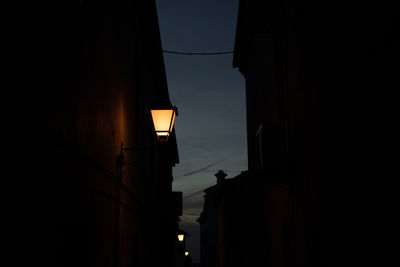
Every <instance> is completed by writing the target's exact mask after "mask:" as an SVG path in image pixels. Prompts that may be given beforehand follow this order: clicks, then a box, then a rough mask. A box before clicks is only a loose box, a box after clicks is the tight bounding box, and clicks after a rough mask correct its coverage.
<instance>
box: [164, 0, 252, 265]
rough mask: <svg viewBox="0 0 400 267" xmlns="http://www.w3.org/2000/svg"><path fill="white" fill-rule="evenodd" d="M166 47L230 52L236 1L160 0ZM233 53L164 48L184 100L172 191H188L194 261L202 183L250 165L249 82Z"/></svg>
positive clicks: (179, 101) (186, 225) (170, 77)
mask: <svg viewBox="0 0 400 267" xmlns="http://www.w3.org/2000/svg"><path fill="white" fill-rule="evenodd" d="M156 4H157V12H158V19H159V24H160V32H161V42H162V46H163V49H164V50H174V51H183V52H220V51H232V50H233V47H234V40H235V30H236V19H237V8H238V0H218V1H217V0H156ZM232 56H233V55H232V54H226V55H212V56H196V55H192V56H186V55H174V54H166V53H164V61H165V68H166V72H167V81H168V88H169V93H170V98H171V102H172V104H173V105H176V106H177V107H178V115H179V116H178V117H177V118H176V121H175V131H176V136H177V141H178V149H179V157H180V163H179V164H178V165H176V167H175V168H174V182H173V190H174V191H182V192H183V209H184V211H183V212H184V216H182V217H181V219H182V221H181V223H180V228H181V229H183V230H185V231H187V232H189V234H190V238H189V239H188V243H187V245H188V248H189V249H190V251H191V253H192V257H193V262H199V261H200V253H199V244H200V237H199V224H198V223H197V222H196V221H195V220H196V219H197V218H198V216H199V214H200V212H201V211H202V209H203V195H204V193H203V190H204V189H205V188H207V187H209V186H212V185H214V184H215V183H216V178H215V176H214V174H215V173H216V172H217V171H218V170H224V171H225V172H226V173H227V174H228V177H227V178H232V177H234V176H236V175H237V174H239V173H240V172H241V171H244V170H247V147H246V121H245V116H246V110H245V83H244V79H243V77H242V75H241V74H240V73H239V71H238V70H237V69H233V68H232Z"/></svg>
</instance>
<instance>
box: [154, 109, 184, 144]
mask: <svg viewBox="0 0 400 267" xmlns="http://www.w3.org/2000/svg"><path fill="white" fill-rule="evenodd" d="M177 115H178V109H177V108H176V107H173V108H168V109H152V110H151V117H152V118H153V124H154V129H155V131H156V134H157V139H158V141H161V142H166V141H168V137H169V135H170V134H171V132H172V128H173V127H174V122H175V117H176V116H177Z"/></svg>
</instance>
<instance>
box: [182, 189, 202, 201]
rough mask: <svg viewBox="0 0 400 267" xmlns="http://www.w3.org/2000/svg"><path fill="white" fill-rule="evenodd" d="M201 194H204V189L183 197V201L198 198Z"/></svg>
mask: <svg viewBox="0 0 400 267" xmlns="http://www.w3.org/2000/svg"><path fill="white" fill-rule="evenodd" d="M199 194H204V189H201V190H198V191H195V192H193V193H191V194H189V195H186V196H183V199H184V200H185V199H188V198H192V197H194V196H197V195H199Z"/></svg>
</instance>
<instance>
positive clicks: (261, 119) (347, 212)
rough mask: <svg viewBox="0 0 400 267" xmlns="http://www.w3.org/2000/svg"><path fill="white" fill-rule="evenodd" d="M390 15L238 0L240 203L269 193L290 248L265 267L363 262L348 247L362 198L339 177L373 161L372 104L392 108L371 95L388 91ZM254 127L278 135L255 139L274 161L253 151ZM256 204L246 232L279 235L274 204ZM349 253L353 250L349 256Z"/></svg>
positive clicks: (365, 8) (347, 7)
mask: <svg viewBox="0 0 400 267" xmlns="http://www.w3.org/2000/svg"><path fill="white" fill-rule="evenodd" d="M372 17H374V19H371V18H372ZM394 17H395V15H394V14H393V11H392V8H390V7H389V6H388V5H386V4H382V5H373V6H372V5H369V4H364V5H361V6H360V5H358V4H350V3H349V4H343V3H339V4H337V5H336V4H335V5H330V4H328V3H323V2H320V1H306V2H298V1H291V0H285V1H264V2H262V3H261V2H260V3H258V2H257V3H256V2H253V1H247V0H241V1H240V4H239V13H238V23H237V31H236V43H235V53H234V61H233V65H234V67H237V68H239V70H240V71H241V73H242V74H243V76H244V77H245V79H246V103H247V133H248V136H247V138H248V153H249V155H248V160H249V177H248V182H247V183H248V184H249V185H250V189H249V192H248V196H251V198H253V197H254V198H257V195H275V196H276V197H277V199H281V198H288V199H286V200H285V201H286V202H288V203H290V205H289V204H288V205H287V207H289V211H290V212H289V213H288V214H289V215H288V220H287V222H288V223H289V224H288V225H289V229H290V231H289V232H290V236H291V237H290V239H289V240H290V242H289V245H290V246H288V247H286V248H282V250H281V251H279V253H275V254H274V255H275V256H276V257H278V258H276V259H274V261H273V265H272V266H340V265H343V264H348V263H349V261H348V259H351V260H352V263H353V264H359V261H361V260H363V259H365V258H366V257H364V256H363V254H364V253H363V252H362V251H363V250H364V247H363V245H362V244H359V243H360V242H358V241H359V240H362V238H360V236H362V235H363V234H362V231H361V230H360V231H358V230H356V229H361V228H360V226H361V225H365V224H366V223H367V221H368V219H366V218H367V217H368V215H366V216H365V217H360V216H355V213H353V211H354V210H359V211H360V214H361V213H362V212H361V210H362V209H364V208H365V210H369V207H370V205H368V204H366V203H368V199H369V197H368V196H362V197H361V196H360V197H359V196H357V197H355V195H358V194H359V192H365V191H364V189H360V183H359V182H358V181H357V182H353V181H355V180H353V179H344V177H363V176H362V175H361V173H363V172H369V171H370V170H371V169H373V168H372V167H370V166H371V165H372V166H377V165H376V163H377V161H379V160H377V159H376V158H375V157H374V156H373V153H372V149H371V146H374V145H371V143H368V142H365V141H364V140H372V139H375V138H376V136H377V134H376V132H379V131H380V130H381V129H382V128H381V126H376V128H375V129H376V130H377V131H373V130H372V131H371V132H370V133H371V134H368V133H367V132H368V131H366V128H365V125H369V124H370V123H371V121H370V119H371V118H372V117H375V115H372V116H371V115H368V114H371V112H372V113H374V114H375V112H376V111H377V109H376V107H377V106H379V105H380V104H383V103H385V104H383V106H392V105H391V104H388V103H389V102H390V101H389V98H388V97H387V93H383V91H380V90H384V91H385V88H393V86H394V85H395V84H398V81H397V78H394V77H395V75H393V72H394V70H395V69H396V64H395V63H394V60H393V58H394V55H395V54H398V53H397V52H396V51H395V49H394V47H396V46H397V44H398V40H395V39H396V37H394V36H395V35H394V29H395V26H394V25H395V23H394V21H395V19H394ZM378 88H379V89H378ZM376 90H378V91H380V93H377V92H376ZM368 92H370V93H368ZM367 99H368V100H367ZM378 99H379V100H378ZM367 103H368V104H367ZM371 103H374V104H372V106H373V107H374V108H371V107H372V106H370V104H371ZM386 103H387V104H386ZM378 109H380V110H385V108H378ZM384 113H385V115H383V117H385V116H386V115H387V114H391V112H384ZM260 124H266V125H273V124H276V125H279V126H278V127H282V128H283V129H284V131H283V134H282V137H279V138H276V137H274V136H271V135H268V134H267V135H265V138H266V139H262V140H263V141H264V143H280V142H282V143H283V145H284V146H283V147H284V157H281V154H280V153H281V151H280V150H279V149H277V150H274V149H271V150H268V149H263V148H262V147H261V148H260V142H258V136H257V129H258V127H259V125H260ZM378 124H379V123H378ZM373 128H374V127H373ZM372 132H373V134H372ZM385 133H387V131H385ZM378 135H379V134H378ZM366 136H368V137H366ZM364 138H365V139H364ZM371 138H372V139H371ZM383 139H385V138H383ZM375 140H376V139H375ZM380 140H381V139H380ZM367 143H368V145H367ZM271 147H273V146H271ZM259 150H262V152H264V153H267V154H269V155H270V158H275V159H276V158H281V159H282V163H283V164H282V166H284V168H282V169H281V175H279V171H277V172H275V173H274V172H273V171H272V172H271V171H270V170H267V169H265V168H261V167H260V166H262V165H261V164H260V162H262V158H261V156H260V155H262V153H259ZM379 154H381V153H379ZM366 155H368V156H366ZM366 162H369V163H370V164H366ZM367 165H368V167H366V166H367ZM378 172H379V171H378ZM339 177H342V178H343V179H341V178H339ZM260 181H261V183H265V182H267V181H270V182H272V183H275V184H279V183H284V184H285V183H287V184H288V185H289V187H288V191H287V192H286V193H285V191H282V192H280V190H279V188H275V189H273V190H272V191H270V189H272V188H274V187H275V186H273V187H270V186H267V187H263V186H260V187H253V184H257V183H260ZM267 183H268V182H267ZM361 184H363V186H364V182H361ZM363 186H361V187H363ZM278 192H280V193H278ZM356 192H357V193H356ZM287 194H288V195H287ZM285 195H286V196H285ZM261 199H262V198H261V197H260V199H259V200H261ZM355 199H357V201H355ZM257 203H258V205H260V206H259V210H264V212H263V216H265V217H266V218H268V219H266V224H264V225H259V227H256V229H258V230H259V231H267V232H269V231H270V230H271V229H275V230H277V232H276V233H278V232H280V231H281V229H280V228H279V227H278V226H276V227H275V226H273V225H272V224H271V223H272V221H273V220H274V218H279V215H277V214H275V213H274V212H273V210H274V209H272V210H271V209H270V208H271V207H273V206H274V205H276V206H275V208H277V207H279V205H280V204H272V203H277V202H274V201H273V200H272V199H268V198H267V199H265V201H258V200H257ZM355 203H358V204H355ZM271 205H272V206H271ZM284 210H286V208H285V209H284ZM366 214H369V212H366ZM348 218H352V219H351V220H350V219H348ZM355 232H358V235H357V236H356V235H355ZM271 238H272V236H271ZM282 238H283V237H282ZM264 240H265V241H266V243H265V244H264V246H261V248H260V249H261V250H262V252H263V253H267V254H268V253H270V252H271V251H273V250H274V249H276V248H277V247H274V245H279V244H281V243H282V240H279V239H268V238H267V237H266V238H264ZM344 240H347V242H344ZM356 247H357V248H358V247H363V249H360V253H359V252H356V250H357V249H355V248H356ZM365 249H367V248H365ZM367 250H368V249H367ZM374 251H375V250H372V254H374ZM275 252H277V251H275ZM281 252H284V253H287V255H289V256H287V255H285V254H282V253H281ZM278 255H280V256H278ZM287 259H291V261H287ZM249 266H251V264H250V265H249ZM265 266H267V265H265Z"/></svg>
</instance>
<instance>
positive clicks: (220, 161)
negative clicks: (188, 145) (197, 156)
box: [182, 158, 226, 176]
mask: <svg viewBox="0 0 400 267" xmlns="http://www.w3.org/2000/svg"><path fill="white" fill-rule="evenodd" d="M225 160H226V158H224V159H222V160H219V161H217V162H214V163H211V164H209V165H207V166H205V167H203V168H201V169H198V170H195V171H191V172H188V173H185V174H183V175H182V176H190V175H193V174H196V173H199V172H203V171H206V170H207V169H209V168H211V167H213V166H215V165H218V164H220V163H222V162H224V161H225Z"/></svg>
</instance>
